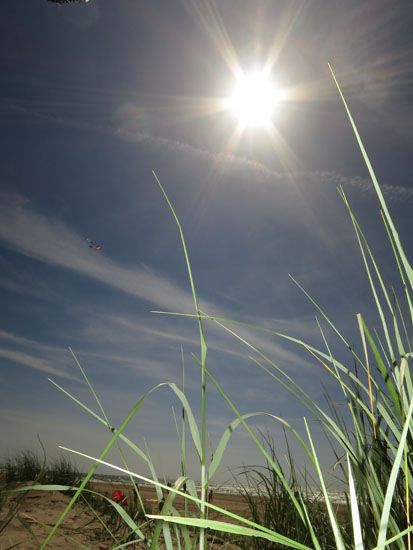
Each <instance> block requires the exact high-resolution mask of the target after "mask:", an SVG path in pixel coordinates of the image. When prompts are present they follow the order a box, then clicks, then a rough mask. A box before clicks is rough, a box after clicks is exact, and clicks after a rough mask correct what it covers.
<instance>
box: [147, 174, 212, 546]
mask: <svg viewBox="0 0 413 550" xmlns="http://www.w3.org/2000/svg"><path fill="white" fill-rule="evenodd" d="M152 174H153V176H154V178H155V180H156V182H157V183H158V185H159V188H160V190H161V192H162V194H163V196H164V198H165V200H166V202H167V204H168V206H169V209H170V211H171V213H172V215H173V217H174V219H175V222H176V225H177V227H178V231H179V236H180V239H181V245H182V249H183V252H184V256H185V262H186V268H187V272H188V278H189V283H190V286H191V292H192V298H193V300H194V306H195V311H196V314H197V320H198V329H199V341H200V348H201V366H202V369H201V449H200V450H201V453H200V459H201V501H205V500H206V494H207V490H208V478H207V475H206V436H207V430H206V375H205V367H206V356H207V345H206V341H205V335H204V327H203V323H202V317H201V315H200V309H199V304H198V297H197V292H196V287H195V282H194V278H193V276H192V268H191V262H190V261H189V254H188V250H187V247H186V242H185V237H184V232H183V229H182V225H181V222H180V221H179V218H178V216H177V214H176V212H175V209H174V207H173V205H172V203H171V201H170V200H169V197H168V195H167V193H166V191H165V189H164V188H163V186H162V184H161V182H160V181H159V178H158V176H157V175H156V173H155V172H154V171H153V170H152ZM204 515H205V506H204V504H201V517H204ZM204 537H205V534H204V531H203V530H201V533H200V543H199V545H200V549H201V550H204V547H205V540H204Z"/></svg>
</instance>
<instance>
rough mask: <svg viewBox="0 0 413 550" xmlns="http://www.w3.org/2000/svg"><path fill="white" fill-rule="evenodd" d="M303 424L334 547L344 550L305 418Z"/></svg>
mask: <svg viewBox="0 0 413 550" xmlns="http://www.w3.org/2000/svg"><path fill="white" fill-rule="evenodd" d="M304 424H305V428H306V431H307V436H308V440H309V442H310V447H311V452H312V455H313V463H314V465H315V468H316V471H317V475H318V479H319V480H320V484H321V489H322V491H323V495H324V501H325V504H326V507H327V512H328V516H329V518H330V524H331V527H332V529H333V533H334V538H335V541H336V547H337V550H345V546H344V541H343V537H342V535H341V532H340V527H339V525H338V521H337V518H336V515H335V513H334V510H333V507H332V506H331V502H330V497H329V495H328V491H327V487H326V485H325V482H324V476H323V473H322V471H321V468H320V464H319V462H318V458H317V453H316V451H315V447H314V443H313V440H312V437H311V433H310V430H309V428H308V424H307V420H306V419H305V418H304Z"/></svg>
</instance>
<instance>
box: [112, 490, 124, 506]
mask: <svg viewBox="0 0 413 550" xmlns="http://www.w3.org/2000/svg"><path fill="white" fill-rule="evenodd" d="M112 500H113V502H117V503H118V504H121V505H122V506H123V507H124V508H127V506H128V499H127V497H126V495H124V494H123V493H122V491H120V490H119V489H116V491H113V493H112Z"/></svg>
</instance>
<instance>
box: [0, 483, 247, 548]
mask: <svg viewBox="0 0 413 550" xmlns="http://www.w3.org/2000/svg"><path fill="white" fill-rule="evenodd" d="M93 489H94V490H97V491H98V492H100V493H103V494H106V495H107V496H111V495H112V492H113V491H114V490H115V489H121V490H122V491H123V492H124V493H125V494H128V493H129V491H130V486H122V484H112V483H110V484H109V483H96V484H95V485H94V486H93ZM140 491H141V496H142V499H143V501H144V503H145V507H146V508H147V512H148V513H149V512H151V513H155V514H156V513H158V504H157V500H156V495H155V491H154V489H152V488H151V487H142V488H140ZM17 498H20V499H21V502H20V504H19V507H18V512H17V514H16V516H15V517H14V518H13V519H12V520H11V521H10V523H9V524H8V525H7V527H6V528H5V529H4V530H3V531H2V532H1V533H0V550H6V549H9V548H11V547H13V545H17V546H15V547H16V548H17V549H18V550H35V549H37V548H39V547H40V544H41V543H42V541H43V540H44V539H45V537H46V535H47V534H48V532H49V531H50V529H51V527H52V526H53V525H54V523H55V522H56V521H57V519H58V518H59V516H60V514H61V513H62V511H63V510H64V508H65V506H66V505H67V503H68V502H69V500H70V496H69V495H65V494H62V493H59V492H44V491H28V492H27V493H24V494H20V496H18V497H17ZM8 501H9V504H12V503H13V502H15V501H16V494H15V493H14V494H13V495H11V496H9V497H8ZM212 502H213V504H215V505H217V506H219V507H221V508H225V509H227V510H230V511H231V512H234V513H235V514H238V515H241V516H244V517H247V516H248V507H247V506H246V503H245V500H244V498H243V497H242V496H241V495H233V494H219V493H214V495H213V500H212ZM175 506H176V508H177V509H178V510H179V511H181V510H183V507H184V504H183V499H179V498H178V499H176V501H175ZM7 507H8V506H3V509H2V510H0V526H1V524H2V521H4V519H5V508H6V509H7ZM210 517H211V518H212V519H219V520H224V521H228V518H225V517H222V516H221V517H220V516H219V515H218V514H216V513H212V514H211V516H210ZM112 545H113V541H111V539H110V537H109V536H108V535H107V533H105V531H104V528H103V527H102V525H101V524H100V523H99V521H98V520H97V519H96V518H95V516H94V515H93V513H92V512H91V511H90V510H88V508H87V506H86V505H84V504H82V503H78V504H76V505H75V507H74V508H73V510H72V511H71V512H70V514H69V515H68V517H67V518H66V520H65V522H64V524H63V525H62V526H61V528H60V529H59V530H58V532H57V533H56V535H55V536H54V538H53V539H52V541H51V543H50V545H49V548H54V549H59V550H66V549H67V550H69V549H72V548H73V549H75V548H76V549H77V548H81V547H82V546H83V547H87V548H89V549H98V550H105V549H108V548H110V547H111V546H112ZM219 546H220V545H217V546H216V547H217V548H218V547H219ZM139 547H141V548H143V547H144V546H143V545H140V546H136V548H139ZM131 548H132V547H131ZM225 548H227V549H236V548H238V547H237V546H236V545H231V546H228V545H226V546H225Z"/></svg>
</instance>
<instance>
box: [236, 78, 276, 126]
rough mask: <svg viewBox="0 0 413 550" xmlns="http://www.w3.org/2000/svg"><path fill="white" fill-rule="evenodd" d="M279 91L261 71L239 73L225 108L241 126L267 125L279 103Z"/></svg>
mask: <svg viewBox="0 0 413 550" xmlns="http://www.w3.org/2000/svg"><path fill="white" fill-rule="evenodd" d="M279 100H280V93H279V91H278V90H277V88H276V87H275V85H274V83H273V82H271V80H270V79H269V77H268V76H267V75H265V74H264V73H263V72H254V73H250V74H241V75H240V76H239V77H238V79H237V84H236V86H235V89H234V91H233V93H232V95H231V96H230V97H229V98H228V99H227V108H228V109H229V110H230V111H232V112H233V113H234V114H235V116H236V117H237V118H238V121H239V123H240V124H241V125H242V126H243V127H247V126H252V127H261V128H262V127H268V126H270V125H271V120H272V117H273V114H274V110H275V108H276V106H277V104H278V103H279Z"/></svg>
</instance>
